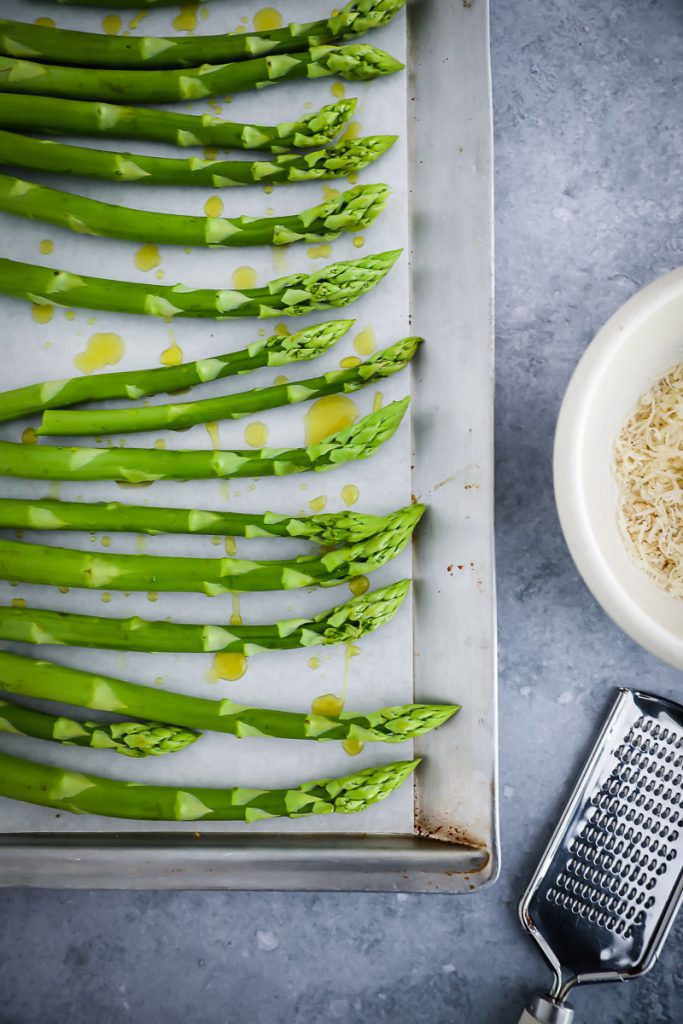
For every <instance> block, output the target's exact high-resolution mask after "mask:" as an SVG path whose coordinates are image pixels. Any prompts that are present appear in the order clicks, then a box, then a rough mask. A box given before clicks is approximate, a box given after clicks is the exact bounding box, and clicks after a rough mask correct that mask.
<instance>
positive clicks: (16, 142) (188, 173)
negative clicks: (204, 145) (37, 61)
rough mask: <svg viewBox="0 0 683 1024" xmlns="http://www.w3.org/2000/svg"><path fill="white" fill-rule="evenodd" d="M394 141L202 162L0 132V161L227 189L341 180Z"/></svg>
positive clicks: (373, 139) (375, 138)
mask: <svg viewBox="0 0 683 1024" xmlns="http://www.w3.org/2000/svg"><path fill="white" fill-rule="evenodd" d="M395 141H396V136H395V135H368V136H366V137H364V138H361V139H349V140H347V141H345V142H339V143H338V144H337V145H336V146H329V147H328V148H327V149H316V150H312V151H311V152H310V153H282V154H280V155H276V156H272V157H270V158H269V159H267V160H225V159H220V160H219V159H211V160H208V159H207V160H200V159H199V157H192V158H190V159H185V158H183V159H177V158H175V157H165V156H144V155H143V154H142V153H118V152H114V151H111V150H97V149H89V148H88V147H86V146H70V145H65V144H64V143H62V142H54V141H53V140H52V139H34V138H30V137H29V136H27V135H19V134H17V133H16V132H7V131H0V165H1V164H5V165H7V164H10V165H12V166H14V167H25V168H29V169H30V170H34V171H51V172H54V173H59V174H71V175H79V176H81V177H89V178H101V179H103V180H105V181H118V182H130V181H134V182H136V183H138V184H141V185H202V186H204V185H206V186H207V187H209V188H230V187H232V186H237V185H272V184H283V183H286V182H297V181H321V180H324V179H329V178H341V177H343V176H344V175H348V174H355V173H356V172H357V171H362V170H363V168H364V167H367V166H368V164H371V163H373V161H375V160H377V159H378V158H379V157H380V156H382V154H383V153H386V151H387V150H388V149H389V148H390V147H391V146H393V144H394V142H395Z"/></svg>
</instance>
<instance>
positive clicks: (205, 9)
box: [201, 7, 209, 21]
mask: <svg viewBox="0 0 683 1024" xmlns="http://www.w3.org/2000/svg"><path fill="white" fill-rule="evenodd" d="M201 15H202V21H206V19H207V18H208V17H209V8H208V7H202V9H201Z"/></svg>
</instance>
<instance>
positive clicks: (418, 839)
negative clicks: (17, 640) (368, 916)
mask: <svg viewBox="0 0 683 1024" xmlns="http://www.w3.org/2000/svg"><path fill="white" fill-rule="evenodd" d="M39 13H41V12H39ZM24 16H25V14H24ZM406 16H407V26H408V54H409V59H408V67H409V80H408V81H409V88H408V136H409V154H410V155H409V206H410V232H411V246H410V248H411V252H410V314H411V321H412V324H413V325H414V328H415V329H416V330H418V331H419V332H420V333H421V334H423V335H425V336H426V337H427V338H428V339H429V341H430V344H429V345H428V346H427V347H426V350H425V352H424V354H423V355H422V357H421V358H420V361H419V366H418V368H417V370H416V371H414V374H413V387H412V395H413V402H412V413H413V421H412V422H413V433H414V449H415V457H414V459H413V464H414V465H413V472H412V489H413V492H414V493H415V495H416V496H417V497H418V498H419V499H420V500H423V501H425V502H426V503H427V504H428V505H429V515H428V517H427V519H426V520H425V521H424V522H423V524H422V525H421V527H420V530H419V537H418V540H417V543H416V545H415V547H414V578H415V587H414V592H415V602H414V693H415V699H416V700H420V699H426V698H429V697H430V696H433V694H434V693H438V694H439V696H440V697H442V698H444V699H452V700H454V701H459V702H461V703H462V704H463V710H462V711H461V713H460V714H459V715H458V717H457V719H456V723H457V725H456V726H455V727H453V728H450V729H444V730H442V731H440V732H435V733H432V734H430V735H428V736H426V737H423V738H422V739H420V740H419V742H416V744H415V752H416V754H417V755H419V756H421V757H423V758H424V761H423V764H422V765H421V767H420V770H419V773H418V776H417V779H416V782H415V793H414V813H413V828H412V831H411V832H406V831H403V832H397V833H387V834H376V833H372V834H365V835H364V834H363V833H362V832H359V833H353V834H349V833H345V834H335V833H334V832H333V831H326V832H318V833H316V832H314V831H313V829H311V830H310V831H307V832H297V833H287V834H284V833H277V832H268V833H263V834H258V833H255V832H249V833H240V832H238V831H231V832H219V831H212V832H201V833H199V832H196V829H195V828H192V826H189V827H188V828H187V829H185V828H184V826H181V827H178V828H176V829H175V830H174V831H163V830H161V831H160V830H155V831H149V830H147V831H146V830H145V829H144V827H142V828H140V829H138V828H137V827H136V829H135V830H133V831H124V832H119V833H117V832H116V831H111V832H88V831H81V832H79V833H67V832H50V831H41V832H35V831H34V832H29V831H25V830H24V831H23V832H19V831H16V830H15V831H14V832H8V831H5V832H4V833H3V831H2V820H1V816H0V885H6V886H8V885H33V886H51V887H58V886H64V887H73V888H79V887H83V888H141V889H144V888H168V889H190V888H197V889H202V888H207V889H208V888H211V889H220V888H232V889H308V890H313V889H319V890H366V891H385V890H406V891H432V892H468V891H471V890H474V889H477V888H479V887H481V886H483V885H485V884H487V883H490V882H491V881H493V880H494V879H495V877H496V875H497V872H498V866H499V848H498V833H497V829H498V823H497V724H496V615H495V607H496V606H495V568H494V556H493V399H494V388H493V221H492V127H491V83H490V61H489V29H488V17H489V11H488V3H487V0H462V2H460V0H457V2H455V3H454V2H452V0H413V2H409V4H408V8H407V15H406ZM378 45H381V42H379V41H378ZM328 603H329V602H328ZM399 756H401V755H400V754H399ZM358 825H359V826H360V827H361V828H362V820H361V819H358Z"/></svg>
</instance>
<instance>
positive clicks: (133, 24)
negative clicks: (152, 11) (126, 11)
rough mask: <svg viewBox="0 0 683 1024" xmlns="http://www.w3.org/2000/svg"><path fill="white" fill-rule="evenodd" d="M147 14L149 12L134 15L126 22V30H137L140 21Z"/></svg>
mask: <svg viewBox="0 0 683 1024" xmlns="http://www.w3.org/2000/svg"><path fill="white" fill-rule="evenodd" d="M148 14H149V11H139V12H138V13H137V14H134V15H133V17H132V18H131V19H130V21H129V22H128V28H137V27H138V25H139V24H140V22H141V21H142V19H143V18H146V17H147V15H148Z"/></svg>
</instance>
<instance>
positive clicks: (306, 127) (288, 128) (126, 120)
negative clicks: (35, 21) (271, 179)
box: [0, 93, 357, 152]
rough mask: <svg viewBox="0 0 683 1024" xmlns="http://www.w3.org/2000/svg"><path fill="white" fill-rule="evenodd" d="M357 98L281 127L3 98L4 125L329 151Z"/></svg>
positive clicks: (167, 112)
mask: <svg viewBox="0 0 683 1024" xmlns="http://www.w3.org/2000/svg"><path fill="white" fill-rule="evenodd" d="M356 102H357V101H356V100H355V99H353V98H349V99H343V100H339V101H338V102H336V103H329V104H327V106H324V107H321V108H320V110H314V111H313V112H312V113H310V114H303V115H302V116H301V117H300V118H298V119H297V120H296V121H283V122H282V123H281V124H275V125H263V124H238V123H237V122H234V121H223V120H222V119H221V118H220V117H216V116H215V115H214V114H179V113H177V111H175V110H155V109H147V108H145V107H124V106H120V105H119V104H115V103H96V102H93V101H92V100H64V99H56V98H55V97H53V96H22V95H21V94H20V93H2V94H0V125H3V126H4V127H5V128H18V129H19V130H20V131H22V132H24V131H40V132H45V133H46V134H48V135H92V136H95V137H96V138H106V139H151V140H154V141H157V142H170V143H171V144H173V145H176V146H219V147H222V148H224V149H267V150H271V151H273V152H282V151H285V150H288V149H311V148H312V147H314V146H326V145H327V144H328V142H331V141H332V139H333V138H334V137H335V136H336V135H338V134H339V132H340V131H341V130H342V128H343V127H344V125H345V124H346V123H347V122H348V121H350V119H351V117H352V116H353V112H354V110H355V109H356Z"/></svg>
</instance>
